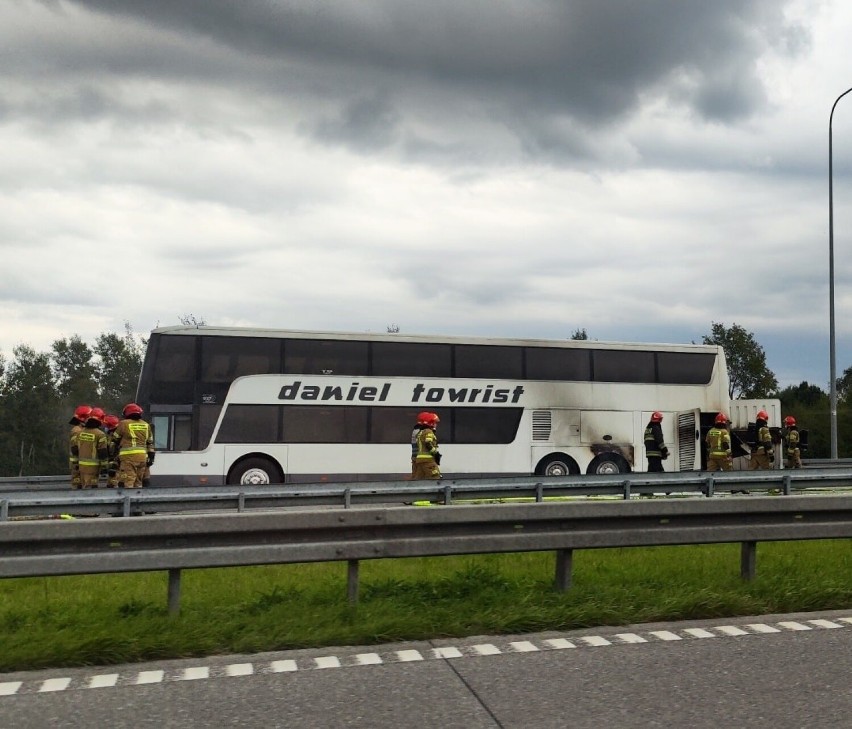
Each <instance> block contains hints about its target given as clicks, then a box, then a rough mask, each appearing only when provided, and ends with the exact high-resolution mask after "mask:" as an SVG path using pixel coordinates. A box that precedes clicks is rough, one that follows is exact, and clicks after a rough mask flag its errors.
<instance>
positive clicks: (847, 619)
mask: <svg viewBox="0 0 852 729" xmlns="http://www.w3.org/2000/svg"><path fill="white" fill-rule="evenodd" d="M837 619H838V620H839V621H840V622H841V623H848V624H850V625H852V617H849V618H837Z"/></svg>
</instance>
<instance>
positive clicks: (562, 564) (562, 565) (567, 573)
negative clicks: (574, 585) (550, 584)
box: [556, 549, 574, 592]
mask: <svg viewBox="0 0 852 729" xmlns="http://www.w3.org/2000/svg"><path fill="white" fill-rule="evenodd" d="M573 565H574V550H573V549H557V550H556V589H557V590H558V591H559V592H566V591H567V590H568V588H570V587H571V571H572V567H573Z"/></svg>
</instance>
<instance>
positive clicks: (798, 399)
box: [778, 382, 830, 458]
mask: <svg viewBox="0 0 852 729" xmlns="http://www.w3.org/2000/svg"><path fill="white" fill-rule="evenodd" d="M778 399H779V400H780V401H781V412H782V414H783V415H784V416H787V415H792V416H793V417H795V418H796V424H797V425H798V426H799V430H801V431H804V430H806V431H808V450H807V451H806V452H805V454H804V457H805V458H828V457H829V455H830V453H829V450H830V448H829V441H830V422H829V417H828V412H829V403H828V394H827V393H826V392H823V390H821V389H820V388H819V387H817V386H816V385H811V384H810V383H808V382H801V383H799V384H798V385H791V386H789V387H785V388H784V389H783V390H781V391H779V392H778Z"/></svg>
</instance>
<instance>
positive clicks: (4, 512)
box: [0, 499, 9, 521]
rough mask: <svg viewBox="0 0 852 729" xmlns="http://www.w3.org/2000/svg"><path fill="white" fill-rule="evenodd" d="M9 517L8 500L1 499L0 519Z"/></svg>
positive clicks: (4, 519)
mask: <svg viewBox="0 0 852 729" xmlns="http://www.w3.org/2000/svg"><path fill="white" fill-rule="evenodd" d="M8 519H9V501H8V499H3V500H2V501H0V521H8Z"/></svg>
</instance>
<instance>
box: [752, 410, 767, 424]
mask: <svg viewBox="0 0 852 729" xmlns="http://www.w3.org/2000/svg"><path fill="white" fill-rule="evenodd" d="M754 417H755V418H756V419H757V420H766V421H767V422H769V413H767V412H766V411H765V410H761V411H760V412H759V413H758V414H757V415H755V416H754Z"/></svg>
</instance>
